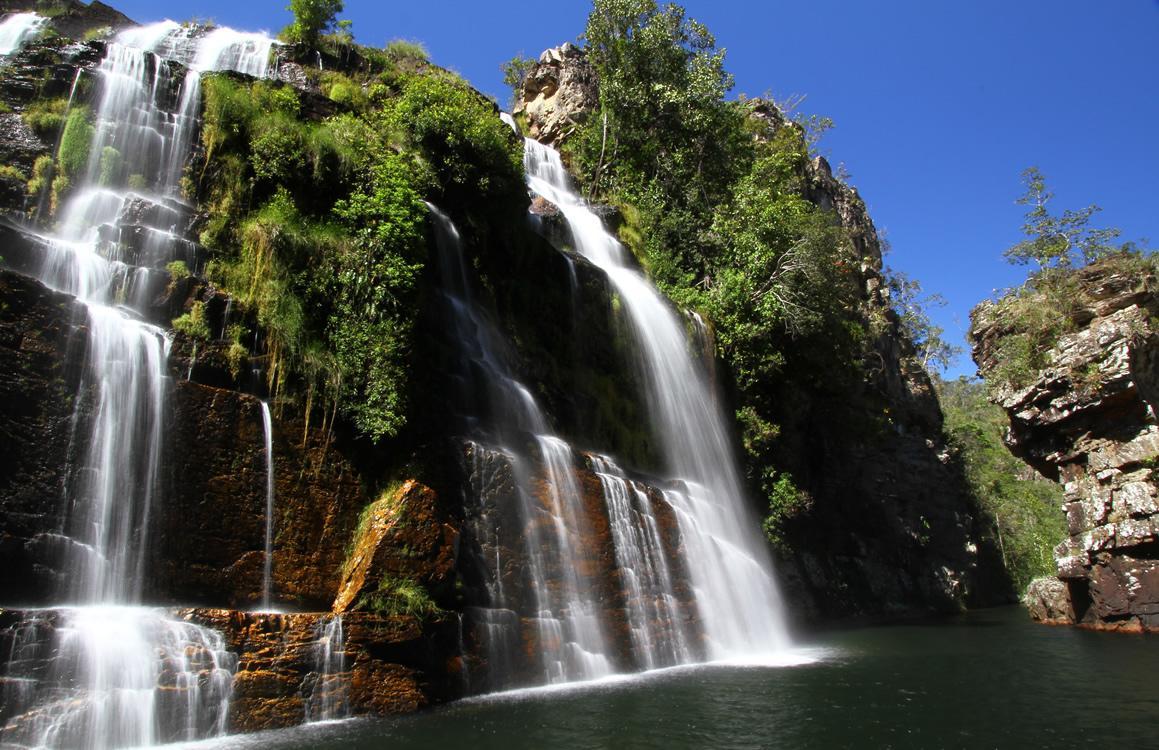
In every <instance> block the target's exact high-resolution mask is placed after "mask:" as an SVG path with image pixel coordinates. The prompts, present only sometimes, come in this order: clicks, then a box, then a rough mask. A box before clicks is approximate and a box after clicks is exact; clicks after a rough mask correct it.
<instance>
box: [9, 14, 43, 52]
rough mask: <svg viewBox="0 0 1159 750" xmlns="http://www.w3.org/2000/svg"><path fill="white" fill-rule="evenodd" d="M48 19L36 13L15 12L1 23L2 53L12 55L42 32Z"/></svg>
mask: <svg viewBox="0 0 1159 750" xmlns="http://www.w3.org/2000/svg"><path fill="white" fill-rule="evenodd" d="M47 20H48V19H46V18H44V17H43V16H39V15H37V14H35V13H13V14H12V15H10V16H8V17H7V18H5V19H4V22H3V23H0V55H10V54H12V53H13V52H15V51H16V50H18V49H20V47H21V45H23V44H24V43H25V42H26V41H28V40H29V39H32V38H33V37H34V36H36V35H37V34H39V33H40V30H41V29H42V28H43V27H44V23H45V21H47Z"/></svg>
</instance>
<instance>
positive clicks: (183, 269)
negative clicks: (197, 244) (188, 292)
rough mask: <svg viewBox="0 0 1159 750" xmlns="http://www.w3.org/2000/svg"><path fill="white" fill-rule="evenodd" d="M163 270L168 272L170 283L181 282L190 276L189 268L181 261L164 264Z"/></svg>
mask: <svg viewBox="0 0 1159 750" xmlns="http://www.w3.org/2000/svg"><path fill="white" fill-rule="evenodd" d="M165 270H166V271H168V272H169V280H170V281H182V280H183V279H188V278H189V276H190V273H189V266H188V265H186V263H185V261H183V260H173V261H170V262H169V263H166V264H165Z"/></svg>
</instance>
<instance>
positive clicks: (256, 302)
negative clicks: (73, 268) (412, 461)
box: [190, 44, 523, 441]
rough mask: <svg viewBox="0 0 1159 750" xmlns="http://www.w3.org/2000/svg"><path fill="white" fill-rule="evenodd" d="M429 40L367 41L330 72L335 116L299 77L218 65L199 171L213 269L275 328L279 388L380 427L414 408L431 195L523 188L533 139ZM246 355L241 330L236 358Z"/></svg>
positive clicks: (207, 94)
mask: <svg viewBox="0 0 1159 750" xmlns="http://www.w3.org/2000/svg"><path fill="white" fill-rule="evenodd" d="M420 52H421V50H419V49H417V48H416V47H415V46H414V45H410V46H409V47H408V46H406V45H402V44H395V45H392V47H391V49H389V50H388V51H387V52H386V53H382V52H377V51H373V50H367V49H365V48H358V50H357V54H358V56H359V59H360V60H361V61H362V62H361V63H359V67H358V68H357V70H354V69H351V70H349V71H347V72H345V73H343V72H336V71H326V72H324V73H322V74H320V75H319V78H318V80H319V85H320V86H321V88H322V89H323V91H324V92H325V93H326V94H327V96H328V97H329V98H330V99H331V100H332V101H333V102H335V103H336V104H337V105H338V109H339V111H338V112H337V113H335V114H333V115H331V116H329V117H326V118H324V119H309V118H307V117H305V116H304V114H303V107H302V105H301V102H300V100H299V95H298V93H297V92H296V91H295V90H294V89H293V88H291V87H288V86H284V85H281V84H277V83H274V82H271V81H249V80H242V79H240V78H238V77H237V76H234V75H231V74H213V75H207V76H205V77H204V79H203V85H202V91H203V96H204V110H203V111H204V116H203V119H204V124H203V127H202V135H201V137H202V145H203V146H204V153H205V158H204V162H203V164H202V165H201V166H200V168H199V169H198V170H197V172H198V173H196V174H192V175H191V177H192V181H191V186H190V189H191V191H192V192H193V193H195V194H196V197H198V198H199V199H200V201H201V203H202V204H203V205H205V206H206V207H207V212H206V213H207V215H208V216H209V217H210V218H209V219H208V220H207V221H206V223H205V224H204V225H203V227H202V230H201V241H202V243H203V244H205V245H206V246H207V247H209V248H210V249H211V250H212V251H213V252H214V255H213V258H212V260H211V261H210V263H209V267H208V275H209V277H210V278H211V280H212V281H214V282H215V283H216V284H218V285H219V286H220V287H221V288H223V289H224V290H225V291H227V292H228V293H229V294H230V295H231V296H232V297H233V298H234V300H235V303H236V304H237V305H238V307H239V312H241V313H243V314H252V315H253V316H254V318H255V319H256V321H257V323H258V325H259V326H260V328H261V329H262V332H261V336H260V337H259V338H260V340H261V341H262V343H263V347H264V349H265V354H266V355H268V356H267V357H266V360H265V365H266V367H265V371H266V375H267V379H268V383H269V387H270V389H271V392H272V393H274V394H275V395H277V396H280V397H283V398H284V399H285V398H290V399H300V403H301V404H302V405H303V407H304V408H305V409H306V410H307V412H309V411H310V410H311V409H313V408H315V407H316V406H321V407H322V408H323V410H324V413H326V412H329V413H330V415H331V416H330V418H331V420H332V418H333V415H334V414H335V413H336V412H341V413H342V414H344V415H345V416H346V417H347V418H349V419H350V420H351V421H352V422H353V424H354V425H355V426H356V427H357V429H358V430H359V432H360V433H361V434H363V435H365V436H366V437H368V438H370V439H371V440H374V441H381V440H384V439H389V438H393V437H395V436H397V435H398V434H399V433H400V431H401V430H402V429H403V428H404V426H405V424H406V418H407V411H408V408H409V404H408V389H409V381H408V374H407V361H408V358H409V356H410V353H411V349H412V343H413V341H412V340H413V336H414V318H415V316H416V314H417V309H418V306H419V305H418V299H417V295H418V284H417V281H418V278H419V276H420V274H421V273H422V271H423V268H424V265H425V261H426V258H425V248H426V232H427V226H426V222H427V208H426V206H425V205H424V202H423V201H424V199H425V198H430V199H432V200H437V201H442V202H446V203H453V204H455V205H462V206H472V205H481V204H483V205H485V204H487V202H488V201H494V200H501V199H506V198H508V197H509V196H511V195H520V194H522V192H523V191H522V174H521V167H522V162H521V159H520V157H519V152H518V150H517V148H516V146H517V144H515V143H514V142H513V140H512V139H511V138H510V134H509V132H508V131H506V129H505V126H504V125H503V124H502V122H500V121H499V120H498V118H496V117H495V116H494V110H493V108H492V105H491V104H490V103H489V102H487V100H485V99H484V98H483V97H481V96H480V95H479V94H477V93H476V92H474V91H473V90H471V89H470V88H469V87H468V86H467V85H466V84H465V83H464V82H463V81H462V80H460V79H458V78H457V77H455V76H453V75H451V74H448V73H445V72H443V71H439V70H437V69H427V68H425V67H420V68H416V67H414V66H413V65H412V64H411V63H413V60H414V59H415V58H416V57H418V56H419V53H420ZM423 54H424V55H425V53H423ZM404 61H406V62H405V64H404ZM235 349H236V351H237V356H236V357H234V356H233V354H232V352H234V350H235ZM245 356H248V353H247V352H245V351H244V348H243V347H240V345H238V346H237V347H233V346H231V367H232V366H233V364H232V362H233V361H234V360H235V359H236V361H237V362H238V363H239V364H238V366H240V362H242V361H243V359H244V357H245ZM308 417H309V415H308V414H307V418H308Z"/></svg>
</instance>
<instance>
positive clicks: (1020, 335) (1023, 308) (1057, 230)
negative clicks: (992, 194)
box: [975, 167, 1159, 392]
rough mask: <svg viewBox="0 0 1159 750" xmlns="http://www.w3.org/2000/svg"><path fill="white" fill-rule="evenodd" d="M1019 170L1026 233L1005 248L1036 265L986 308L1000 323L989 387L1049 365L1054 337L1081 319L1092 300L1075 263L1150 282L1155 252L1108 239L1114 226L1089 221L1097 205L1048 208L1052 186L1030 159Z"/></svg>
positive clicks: (1015, 381)
mask: <svg viewBox="0 0 1159 750" xmlns="http://www.w3.org/2000/svg"><path fill="white" fill-rule="evenodd" d="M1022 177H1023V182H1024V184H1025V185H1026V193H1025V194H1024V195H1023V196H1022V197H1021V198H1020V199H1019V200H1018V202H1019V203H1020V204H1022V205H1026V206H1028V207H1029V208H1028V209H1027V213H1026V218H1025V222H1024V224H1023V227H1022V231H1023V233H1024V234H1025V235H1026V236H1027V239H1025V240H1023V241H1021V242H1019V243H1017V244H1016V245H1013V246H1012V247H1010V248H1009V249H1007V250H1006V252H1005V255H1006V257H1007V259H1009V260H1010V262H1011V263H1018V264H1026V263H1029V262H1030V261H1034V262H1035V263H1036V264H1037V265H1038V269H1037V270H1036V271H1034V272H1032V273H1031V274H1030V276H1029V278H1028V279H1027V280H1026V282H1025V283H1024V284H1023V285H1022V286H1021V287H1018V288H1017V289H1012V290H1008V291H1007V292H1005V293H1004V294H1003V295H1002V296H1001V297H999V298H998V299H997V300H995V301H994V302H993V304H992V309H989V310H986V312H985V314H986V316H987V318H988V319H990V320H993V321H995V322H996V323H997V324H998V325H999V326H1000V334H1001V337H1000V338H999V340H998V342H997V344H996V347H997V348H996V351H995V357H994V359H995V362H996V364H995V366H994V367H993V368H992V369H991V370H990V371H988V372H986V373H985V377H986V384H987V387H988V388H989V389H990V390H991V392H995V391H997V390H1000V389H1003V388H1013V389H1019V388H1024V387H1026V386H1027V385H1029V384H1030V383H1031V382H1033V380H1034V379H1035V378H1036V377H1037V376H1038V373H1039V372H1040V371H1041V370H1042V369H1043V368H1045V367H1047V366H1048V364H1049V356H1050V353H1051V351H1052V350H1053V349H1054V347H1055V345H1056V344H1057V343H1058V340H1059V337H1061V336H1063V335H1064V334H1067V333H1071V332H1074V331H1077V330H1079V329H1080V328H1081V327H1082V326H1083V325H1085V324H1086V322H1087V320H1088V319H1089V317H1090V313H1089V312H1088V311H1089V310H1090V309H1091V308H1092V306H1093V305H1094V303H1095V300H1094V299H1092V298H1090V296H1089V294H1088V293H1087V292H1084V289H1083V285H1081V284H1080V283H1079V281H1080V279H1079V274H1081V273H1082V269H1084V268H1086V267H1088V266H1090V265H1098V267H1099V268H1100V269H1102V270H1103V271H1104V272H1107V273H1112V274H1118V275H1121V276H1123V277H1125V278H1127V279H1134V280H1135V283H1136V284H1137V286H1138V288H1139V289H1143V288H1154V287H1155V285H1156V283H1157V282H1156V275H1157V273H1159V258H1156V256H1155V255H1154V254H1152V253H1151V252H1150V251H1149V250H1147V249H1145V248H1141V247H1139V246H1138V245H1136V244H1135V243H1133V242H1124V243H1120V244H1118V245H1115V244H1112V241H1113V240H1115V239H1117V238H1118V237H1119V236H1120V235H1121V234H1122V232H1121V231H1120V230H1119V229H1116V228H1107V229H1095V228H1092V227H1091V226H1090V219H1091V217H1092V216H1094V214H1095V213H1097V212H1098V211H1099V210H1100V209H1099V207H1098V206H1096V205H1093V204H1092V205H1090V206H1087V207H1086V208H1083V209H1081V210H1079V211H1072V210H1065V211H1063V212H1062V214H1061V215H1057V216H1055V215H1052V214H1051V213H1050V212H1049V211H1048V210H1047V204H1048V203H1049V201H1050V200H1051V198H1052V197H1053V194H1052V193H1051V192H1049V191H1048V190H1047V188H1046V183H1045V180H1044V178H1043V176H1042V174H1041V173H1040V172H1039V171H1038V169H1037V168H1034V167H1031V168H1029V169H1027V170H1025V171H1024V172H1023V175H1022ZM981 310H982V308H979V309H978V310H976V311H975V315H977V314H978V313H979V312H980V311H981ZM1086 376H1089V373H1088V374H1084V373H1071V377H1072V379H1074V380H1076V382H1078V383H1079V384H1080V385H1081V381H1082V380H1083V378H1084V377H1086Z"/></svg>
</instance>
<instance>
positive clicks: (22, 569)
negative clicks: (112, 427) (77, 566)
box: [0, 247, 86, 604]
mask: <svg viewBox="0 0 1159 750" xmlns="http://www.w3.org/2000/svg"><path fill="white" fill-rule="evenodd" d="M3 252H4V250H3V248H2V247H0V255H2V254H3ZM0 311H2V313H3V314H2V315H0V443H2V445H3V448H2V449H0V518H2V519H3V521H2V522H0V591H2V592H3V603H6V604H13V603H22V604H38V603H43V602H46V601H48V598H49V597H51V595H52V593H53V592H54V591H55V590H56V589H57V587H58V584H60V583H61V582H62V579H63V576H64V572H63V571H62V570H60V569H58V566H59V562H60V560H61V559H62V554H61V552H62V550H61V549H60V546H61V545H62V544H64V543H65V540H64V539H63V537H61V536H60V535H59V530H60V528H61V527H62V525H63V520H62V518H61V512H62V511H63V498H64V488H65V480H66V478H67V472H68V466H69V456H70V447H71V446H70V444H71V442H72V437H73V426H72V418H73V400H74V398H75V396H76V393H77V388H78V386H79V382H80V375H81V372H80V367H79V365H78V366H75V367H70V366H69V365H68V364H67V363H69V362H82V361H83V359H84V346H85V341H86V337H85V335H84V331H83V327H84V325H85V320H86V318H85V311H84V308H83V306H81V305H79V304H77V303H76V301H75V300H74V299H73V298H72V297H69V296H68V295H64V294H58V293H56V292H52V291H50V290H48V289H46V288H44V287H43V286H41V285H40V284H39V283H37V282H35V281H32V280H29V279H27V278H24V277H22V276H18V275H17V274H14V273H12V272H10V271H2V270H0Z"/></svg>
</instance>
